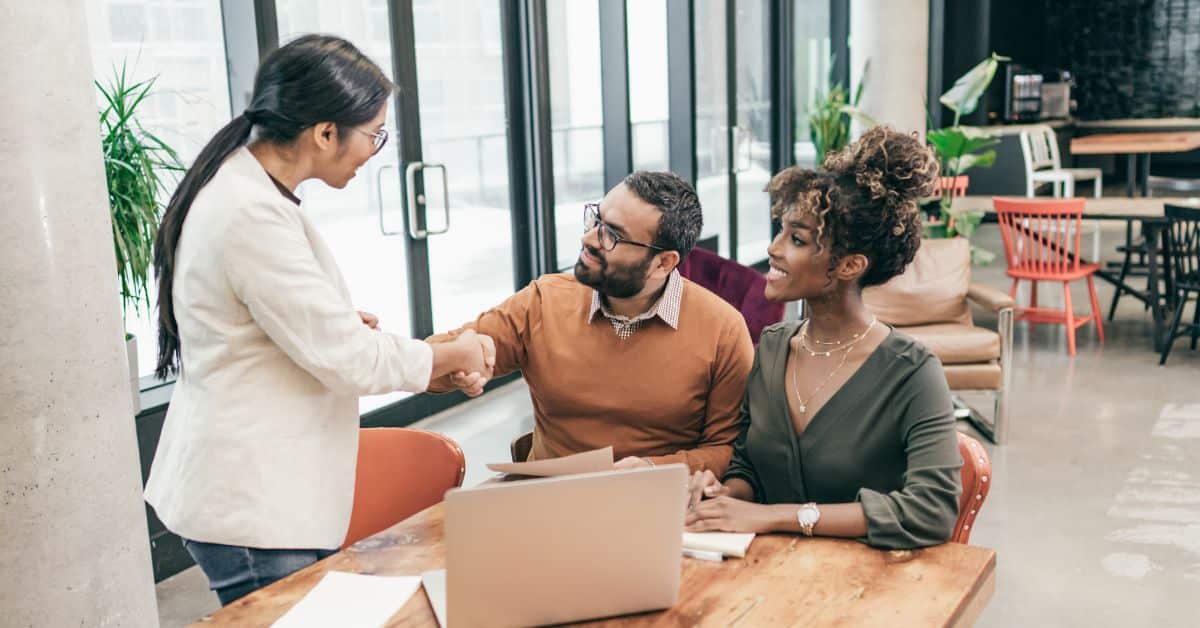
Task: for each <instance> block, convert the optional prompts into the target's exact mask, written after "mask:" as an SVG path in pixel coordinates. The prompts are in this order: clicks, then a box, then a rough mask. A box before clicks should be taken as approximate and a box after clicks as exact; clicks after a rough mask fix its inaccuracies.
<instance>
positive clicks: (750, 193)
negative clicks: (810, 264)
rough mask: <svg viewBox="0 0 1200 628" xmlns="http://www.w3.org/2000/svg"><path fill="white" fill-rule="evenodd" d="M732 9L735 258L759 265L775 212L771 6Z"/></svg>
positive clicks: (753, 0)
mask: <svg viewBox="0 0 1200 628" xmlns="http://www.w3.org/2000/svg"><path fill="white" fill-rule="evenodd" d="M733 4H734V5H735V7H736V16H735V19H734V22H735V34H734V44H733V45H735V47H736V57H735V58H736V60H737V61H736V63H734V64H733V67H734V68H735V71H736V73H737V77H736V81H735V83H734V84H735V86H736V87H735V101H736V102H735V107H736V109H737V124H736V125H735V126H734V133H733V137H732V140H733V156H732V162H733V173H734V177H735V178H734V185H735V186H736V188H737V198H736V202H735V206H736V211H737V224H738V228H737V253H736V257H734V259H736V260H738V261H739V262H741V263H743V264H754V263H757V262H760V261H762V260H765V259H767V246H769V245H770V244H771V212H770V207H769V204H768V200H767V194H766V192H764V191H763V190H764V189H765V188H766V187H767V182H768V181H770V180H771V65H770V59H771V55H770V51H769V50H768V46H770V41H771V31H770V28H771V26H770V16H771V13H770V11H771V7H770V3H769V2H768V1H767V0H739V1H738V2H735V3H733Z"/></svg>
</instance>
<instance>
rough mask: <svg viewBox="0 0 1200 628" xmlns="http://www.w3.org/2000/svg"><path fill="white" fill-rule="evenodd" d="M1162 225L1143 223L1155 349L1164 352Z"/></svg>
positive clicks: (1150, 222)
mask: <svg viewBox="0 0 1200 628" xmlns="http://www.w3.org/2000/svg"><path fill="white" fill-rule="evenodd" d="M1161 234H1162V225H1160V224H1158V223H1157V222H1152V221H1145V222H1143V223H1142V236H1143V237H1144V238H1145V239H1146V281H1147V285H1146V301H1147V302H1148V303H1149V305H1150V317H1151V318H1153V319H1154V350H1155V351H1156V352H1160V353H1161V352H1162V344H1163V330H1164V329H1165V328H1166V325H1164V321H1163V316H1164V315H1165V313H1164V312H1163V304H1162V299H1161V298H1159V294H1158V239H1159V237H1160V236H1161Z"/></svg>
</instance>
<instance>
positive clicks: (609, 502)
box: [431, 464, 688, 628]
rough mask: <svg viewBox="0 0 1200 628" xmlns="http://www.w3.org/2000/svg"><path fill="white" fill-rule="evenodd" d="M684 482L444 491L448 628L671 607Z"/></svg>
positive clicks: (595, 477)
mask: <svg viewBox="0 0 1200 628" xmlns="http://www.w3.org/2000/svg"><path fill="white" fill-rule="evenodd" d="M687 478H688V475H687V467H686V466H684V465H681V464H673V465H664V466H660V467H654V468H652V469H639V470H636V471H606V472H602V473H588V474H582V475H572V476H564V477H557V478H547V479H541V480H525V481H521V482H509V483H497V484H488V485H484V486H480V487H476V488H470V489H458V490H454V491H451V492H450V493H448V494H447V495H446V504H445V508H446V519H445V534H446V538H445V541H446V594H447V595H446V604H445V610H446V617H445V619H447V620H449V626H450V627H452V628H459V627H463V628H466V627H474V626H489V627H490V626H534V625H543V624H557V623H563V622H569V621H577V620H583V619H594V618H599V617H609V616H614V615H624V614H627V613H637V612H641V611H649V610H657V609H663V608H667V607H670V606H671V605H673V604H674V603H675V601H676V599H678V596H679V574H680V563H681V560H682V559H681V547H680V545H681V543H682V534H680V531H681V530H682V529H683V515H684V508H685V506H686V504H685V500H686V495H685V493H686V484H687ZM432 597H433V596H431V598H432ZM431 601H433V600H431ZM434 606H435V607H436V606H437V603H436V601H435V603H434ZM439 619H442V618H440V617H439ZM443 625H444V626H445V623H444V622H443Z"/></svg>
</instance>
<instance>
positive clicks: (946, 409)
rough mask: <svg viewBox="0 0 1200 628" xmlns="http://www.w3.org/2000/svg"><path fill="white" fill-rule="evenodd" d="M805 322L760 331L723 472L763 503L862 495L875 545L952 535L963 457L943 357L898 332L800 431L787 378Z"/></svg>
mask: <svg viewBox="0 0 1200 628" xmlns="http://www.w3.org/2000/svg"><path fill="white" fill-rule="evenodd" d="M799 327H800V322H799V321H788V322H784V323H779V324H777V325H773V326H771V327H768V328H766V329H765V330H763V334H762V338H761V340H760V341H759V345H758V351H757V353H756V354H755V356H754V365H753V367H752V370H751V372H750V380H749V382H748V383H747V386H746V398H745V401H744V403H743V405H742V422H743V423H742V426H743V431H742V434H741V436H740V437H739V439H738V441H737V443H736V445H735V447H734V453H733V460H732V461H731V462H730V463H729V470H728V471H727V472H726V473H725V479H730V478H741V479H743V480H745V481H746V482H748V483H749V484H750V485H751V486H752V487H753V488H754V499H755V501H758V502H761V503H767V504H778V503H784V504H786V503H794V504H802V503H806V502H816V503H818V504H837V503H847V502H855V501H857V502H861V503H862V506H863V512H864V513H866V517H867V536H866V537H865V538H862V539H860V540H861V541H863V542H865V543H867V544H868V545H871V546H874V547H879V548H885V549H905V548H913V547H921V546H926V545H936V544H938V543H944V542H946V541H947V540H948V539H949V538H950V536H951V534H952V533H953V531H954V523H955V520H956V519H957V518H958V496H959V493H960V492H961V490H962V488H961V480H960V476H959V469H960V468H961V466H962V458H961V457H960V456H959V453H958V440H957V438H958V437H957V435H956V433H955V427H954V411H953V405H952V403H951V401H950V390H949V389H948V388H947V386H946V376H945V375H944V374H943V372H942V365H941V363H940V362H939V361H938V359H937V358H936V357H934V355H933V354H932V353H930V352H929V350H928V349H926V348H925V347H924V346H922V345H921V344H920V343H919V342H917V341H915V340H913V339H912V338H909V337H908V336H905V335H904V334H901V333H899V332H897V331H895V330H892V332H891V333H890V334H888V337H887V338H885V339H884V341H883V343H882V344H880V345H879V347H878V348H876V349H875V351H874V352H872V353H871V355H870V356H868V357H867V360H866V361H865V362H863V364H862V366H861V367H860V368H859V369H858V371H856V372H855V373H854V374H853V375H852V376H851V377H850V379H849V380H848V381H847V382H846V383H845V385H843V386H842V387H841V389H839V390H838V391H837V392H835V393H834V394H833V396H832V397H831V398H830V399H829V401H828V402H826V404H825V405H824V406H822V407H821V408H820V409H818V410H817V413H816V415H815V416H813V418H812V420H811V421H810V422H809V424H808V427H807V428H805V430H804V433H803V434H802V435H799V436H797V435H796V430H795V427H794V426H793V424H792V419H791V414H790V413H789V411H788V405H787V404H788V402H787V397H786V394H787V392H786V389H785V387H784V375H785V372H786V367H787V359H788V341H789V339H790V338H792V336H794V335H795V334H796V331H797V330H798V329H799Z"/></svg>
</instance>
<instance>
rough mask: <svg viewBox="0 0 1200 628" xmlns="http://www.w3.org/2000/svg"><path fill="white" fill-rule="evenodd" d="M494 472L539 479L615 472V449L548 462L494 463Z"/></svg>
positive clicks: (547, 460) (586, 452)
mask: <svg viewBox="0 0 1200 628" xmlns="http://www.w3.org/2000/svg"><path fill="white" fill-rule="evenodd" d="M487 468H489V469H491V470H492V471H497V472H499V473H511V474H513V475H533V476H537V477H543V478H548V477H554V476H558V475H572V474H575V473H594V472H596V471H612V470H613V448H612V447H605V448H603V449H593V450H592V451H585V452H583V453H579V454H572V455H570V456H563V457H562V458H549V459H546V460H531V461H529V462H503V463H492V464H489V465H488V466H487Z"/></svg>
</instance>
